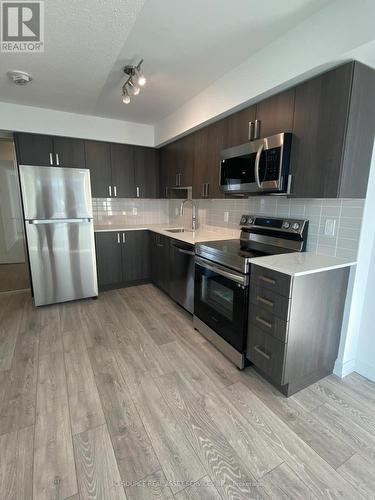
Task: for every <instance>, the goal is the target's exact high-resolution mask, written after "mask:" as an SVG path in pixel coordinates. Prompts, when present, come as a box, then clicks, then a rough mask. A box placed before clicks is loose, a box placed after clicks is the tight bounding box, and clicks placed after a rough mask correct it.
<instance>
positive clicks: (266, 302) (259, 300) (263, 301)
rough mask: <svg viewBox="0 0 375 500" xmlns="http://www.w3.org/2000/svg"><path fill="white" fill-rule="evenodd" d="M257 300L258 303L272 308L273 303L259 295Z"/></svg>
mask: <svg viewBox="0 0 375 500" xmlns="http://www.w3.org/2000/svg"><path fill="white" fill-rule="evenodd" d="M257 300H258V302H262V303H263V304H266V305H267V306H270V307H273V306H274V302H272V300H268V299H265V298H264V297H261V296H260V295H257Z"/></svg>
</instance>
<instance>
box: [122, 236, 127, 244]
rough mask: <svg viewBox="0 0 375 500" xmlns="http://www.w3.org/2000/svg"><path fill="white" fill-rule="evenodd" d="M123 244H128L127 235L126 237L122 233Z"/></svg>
mask: <svg viewBox="0 0 375 500" xmlns="http://www.w3.org/2000/svg"><path fill="white" fill-rule="evenodd" d="M122 242H123V243H124V244H125V243H126V235H125V233H122Z"/></svg>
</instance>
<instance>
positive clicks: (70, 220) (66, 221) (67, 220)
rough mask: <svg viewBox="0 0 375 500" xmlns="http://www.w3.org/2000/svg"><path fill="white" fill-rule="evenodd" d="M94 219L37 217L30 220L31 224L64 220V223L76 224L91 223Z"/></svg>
mask: <svg viewBox="0 0 375 500" xmlns="http://www.w3.org/2000/svg"><path fill="white" fill-rule="evenodd" d="M91 221H92V219H88V218H87V219H46V220H37V219H33V220H29V221H28V222H29V224H35V225H37V224H56V223H58V222H63V223H64V224H66V223H69V224H74V223H77V224H82V222H87V223H90V222H91Z"/></svg>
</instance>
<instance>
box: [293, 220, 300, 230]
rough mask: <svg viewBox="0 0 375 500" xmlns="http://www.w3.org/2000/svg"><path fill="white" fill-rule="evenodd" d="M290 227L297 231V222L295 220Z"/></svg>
mask: <svg viewBox="0 0 375 500" xmlns="http://www.w3.org/2000/svg"><path fill="white" fill-rule="evenodd" d="M292 229H294V230H295V231H298V229H299V224H298V222H295V223H294V224H293V225H292Z"/></svg>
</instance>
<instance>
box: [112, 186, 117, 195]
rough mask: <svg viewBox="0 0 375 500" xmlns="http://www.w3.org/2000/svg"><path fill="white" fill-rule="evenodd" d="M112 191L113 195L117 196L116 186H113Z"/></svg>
mask: <svg viewBox="0 0 375 500" xmlns="http://www.w3.org/2000/svg"><path fill="white" fill-rule="evenodd" d="M113 191H114V194H115V196H117V186H113Z"/></svg>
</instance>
